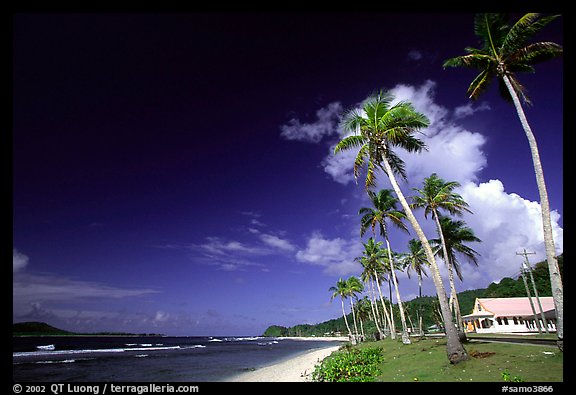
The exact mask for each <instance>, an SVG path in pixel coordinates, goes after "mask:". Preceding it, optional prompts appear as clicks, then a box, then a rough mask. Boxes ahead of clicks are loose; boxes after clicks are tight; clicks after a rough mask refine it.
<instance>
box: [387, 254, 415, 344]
mask: <svg viewBox="0 0 576 395" xmlns="http://www.w3.org/2000/svg"><path fill="white" fill-rule="evenodd" d="M384 251H385V258H384V260H383V263H384V268H385V270H386V271H387V272H388V273H389V276H388V278H389V279H391V280H392V285H393V286H394V291H395V293H396V300H397V302H398V311H399V312H400V323H401V324H402V343H404V344H410V343H411V341H410V334H409V333H408V325H407V324H406V313H405V311H404V305H403V303H402V299H401V298H400V288H398V278H397V277H396V270H398V269H401V266H400V265H399V264H398V263H397V260H396V257H397V256H398V254H396V253H394V252H392V251H391V250H390V249H389V248H385V249H384ZM389 287H390V304H392V286H390V284H389ZM390 309H392V307H390Z"/></svg>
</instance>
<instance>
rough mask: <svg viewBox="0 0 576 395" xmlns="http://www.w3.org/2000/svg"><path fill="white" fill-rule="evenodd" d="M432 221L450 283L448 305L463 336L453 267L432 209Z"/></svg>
mask: <svg viewBox="0 0 576 395" xmlns="http://www.w3.org/2000/svg"><path fill="white" fill-rule="evenodd" d="M432 216H433V217H434V221H435V222H436V227H437V228H438V234H439V235H440V241H441V243H442V251H443V252H444V262H445V263H446V267H447V268H448V281H449V283H450V305H451V306H453V307H454V313H455V316H456V325H457V326H458V330H459V331H460V332H461V333H462V334H463V333H464V327H463V326H462V313H460V302H459V301H458V294H457V292H456V286H455V284H454V267H453V265H452V261H451V260H450V255H448V248H446V240H445V239H444V232H442V225H441V224H440V219H439V217H438V212H437V211H436V210H435V209H434V210H433V212H432Z"/></svg>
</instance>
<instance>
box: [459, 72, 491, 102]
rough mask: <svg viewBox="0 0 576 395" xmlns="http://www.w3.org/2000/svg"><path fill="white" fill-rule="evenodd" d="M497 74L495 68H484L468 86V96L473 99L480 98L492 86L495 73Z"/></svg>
mask: <svg viewBox="0 0 576 395" xmlns="http://www.w3.org/2000/svg"><path fill="white" fill-rule="evenodd" d="M495 74H496V72H495V70H494V68H491V67H490V68H486V69H484V70H483V71H482V72H481V73H480V74H478V76H476V78H474V80H473V81H472V83H470V86H469V87H468V91H467V92H466V93H467V94H468V97H469V98H470V99H472V100H476V99H478V97H480V95H481V94H482V93H484V92H486V90H487V89H488V87H489V86H490V84H491V82H492V80H493V77H494V75H495Z"/></svg>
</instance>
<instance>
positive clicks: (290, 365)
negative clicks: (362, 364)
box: [224, 337, 341, 383]
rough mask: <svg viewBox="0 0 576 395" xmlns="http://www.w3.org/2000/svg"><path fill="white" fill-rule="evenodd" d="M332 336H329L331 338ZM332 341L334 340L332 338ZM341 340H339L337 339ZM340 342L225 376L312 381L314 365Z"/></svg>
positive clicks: (246, 379) (235, 379)
mask: <svg viewBox="0 0 576 395" xmlns="http://www.w3.org/2000/svg"><path fill="white" fill-rule="evenodd" d="M287 339H288V338H287ZM290 339H294V340H304V339H306V340H326V339H319V338H295V337H291V338H290ZM333 339H334V338H330V340H333ZM333 341H334V340H333ZM338 341H341V340H338ZM340 347H341V344H339V345H337V346H330V347H324V348H320V349H314V350H310V351H306V352H305V353H303V354H298V355H296V356H294V357H291V358H290V359H287V360H284V361H280V362H277V363H274V364H272V365H269V366H264V367H261V368H258V369H256V370H254V371H251V372H245V373H240V374H238V375H236V376H232V377H229V378H227V379H226V380H224V381H227V382H237V383H238V382H244V383H245V382H310V381H312V372H313V371H314V368H315V367H316V365H318V364H319V363H320V362H322V361H323V360H324V358H326V357H328V356H329V355H330V354H332V353H333V352H334V351H337V350H338V349H339V348H340Z"/></svg>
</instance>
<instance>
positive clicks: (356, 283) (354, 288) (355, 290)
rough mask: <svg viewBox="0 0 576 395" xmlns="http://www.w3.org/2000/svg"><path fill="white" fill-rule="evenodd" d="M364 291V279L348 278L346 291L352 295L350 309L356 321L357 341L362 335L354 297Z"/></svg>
mask: <svg viewBox="0 0 576 395" xmlns="http://www.w3.org/2000/svg"><path fill="white" fill-rule="evenodd" d="M363 291H364V284H362V281H360V279H358V277H355V276H350V277H349V278H348V279H347V280H346V293H347V295H348V296H349V297H350V310H351V311H352V319H353V321H354V331H355V334H354V337H355V340H356V342H358V339H359V338H360V336H359V332H358V324H357V323H356V311H355V308H354V299H355V298H357V296H358V295H357V294H359V293H362V292H363Z"/></svg>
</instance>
